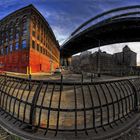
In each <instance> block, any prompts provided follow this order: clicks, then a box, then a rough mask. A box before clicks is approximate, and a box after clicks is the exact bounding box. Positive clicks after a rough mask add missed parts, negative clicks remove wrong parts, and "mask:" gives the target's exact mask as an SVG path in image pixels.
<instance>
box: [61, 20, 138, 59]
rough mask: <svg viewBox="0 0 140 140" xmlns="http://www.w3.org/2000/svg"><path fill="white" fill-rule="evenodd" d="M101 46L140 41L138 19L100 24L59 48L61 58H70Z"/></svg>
mask: <svg viewBox="0 0 140 140" xmlns="http://www.w3.org/2000/svg"><path fill="white" fill-rule="evenodd" d="M98 40H100V46H103V45H109V44H114V43H123V42H139V41H140V18H122V19H121V20H120V19H116V20H113V21H109V22H107V23H104V22H101V23H99V24H97V25H94V26H92V27H90V28H88V29H86V30H84V31H83V32H81V33H80V34H77V35H76V36H74V37H73V38H72V39H70V40H69V41H68V42H66V43H65V44H64V45H63V46H62V47H61V56H62V57H70V56H72V55H74V54H76V53H79V52H82V51H85V50H87V49H92V48H96V47H98V46H99V41H98Z"/></svg>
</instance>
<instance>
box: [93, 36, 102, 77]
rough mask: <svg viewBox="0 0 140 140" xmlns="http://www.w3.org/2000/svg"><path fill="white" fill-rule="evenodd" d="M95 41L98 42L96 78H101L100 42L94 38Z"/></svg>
mask: <svg viewBox="0 0 140 140" xmlns="http://www.w3.org/2000/svg"><path fill="white" fill-rule="evenodd" d="M94 39H95V40H97V41H98V53H97V74H98V77H101V68H100V45H101V43H100V42H101V41H100V40H99V39H97V38H94Z"/></svg>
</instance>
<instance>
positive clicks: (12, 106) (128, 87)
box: [0, 75, 140, 136]
mask: <svg viewBox="0 0 140 140" xmlns="http://www.w3.org/2000/svg"><path fill="white" fill-rule="evenodd" d="M139 85H140V79H139V78H138V79H123V80H110V81H102V82H83V81H81V82H75V83H72V82H71V83H70V82H64V81H63V77H62V76H61V80H60V81H59V82H56V81H38V80H28V79H23V78H15V77H10V76H4V75H0V112H3V114H5V113H6V114H7V116H6V117H9V116H10V117H9V120H10V119H12V118H15V122H14V123H17V122H20V126H22V125H23V124H26V125H27V126H28V128H30V129H32V130H41V131H42V132H43V133H44V135H46V134H47V133H48V132H49V131H52V132H54V135H55V136H56V135H57V133H58V132H63V133H65V132H71V133H74V134H75V136H77V134H78V132H80V131H82V132H84V133H85V134H86V135H88V131H91V130H93V131H95V132H96V133H97V132H98V129H99V128H100V129H103V130H104V131H105V130H106V129H107V128H106V126H107V127H110V128H114V127H115V126H118V123H122V122H123V121H125V120H127V118H128V117H131V115H133V113H134V112H135V111H137V110H138V104H139V99H138V94H139V91H140V89H139V87H140V86H139ZM137 88H138V89H137Z"/></svg>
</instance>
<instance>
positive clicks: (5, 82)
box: [5, 73, 7, 85]
mask: <svg viewBox="0 0 140 140" xmlns="http://www.w3.org/2000/svg"><path fill="white" fill-rule="evenodd" d="M6 83H7V74H6V73H5V85H6Z"/></svg>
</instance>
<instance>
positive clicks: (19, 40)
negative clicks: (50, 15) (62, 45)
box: [0, 5, 60, 73]
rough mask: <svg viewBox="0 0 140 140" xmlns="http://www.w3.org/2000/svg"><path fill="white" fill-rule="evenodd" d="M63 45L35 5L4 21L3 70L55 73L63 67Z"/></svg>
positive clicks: (0, 24)
mask: <svg viewBox="0 0 140 140" xmlns="http://www.w3.org/2000/svg"><path fill="white" fill-rule="evenodd" d="M59 59H60V53H59V44H58V41H57V40H56V38H55V36H54V33H53V31H52V29H51V28H50V26H49V24H48V23H47V21H46V20H45V18H44V17H43V16H42V15H41V14H40V12H39V11H38V10H37V9H36V8H35V7H34V6H33V5H29V6H26V7H24V8H22V9H19V10H17V11H15V12H13V13H11V14H9V15H8V16H6V17H5V18H3V19H1V20H0V69H1V70H4V71H13V72H20V73H28V72H29V71H30V72H32V73H35V72H51V71H54V70H55V68H57V67H59Z"/></svg>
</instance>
